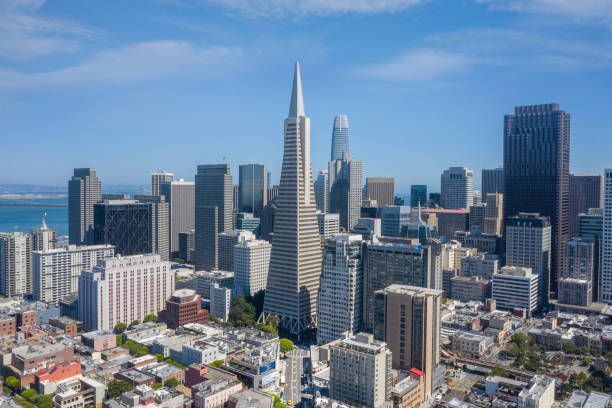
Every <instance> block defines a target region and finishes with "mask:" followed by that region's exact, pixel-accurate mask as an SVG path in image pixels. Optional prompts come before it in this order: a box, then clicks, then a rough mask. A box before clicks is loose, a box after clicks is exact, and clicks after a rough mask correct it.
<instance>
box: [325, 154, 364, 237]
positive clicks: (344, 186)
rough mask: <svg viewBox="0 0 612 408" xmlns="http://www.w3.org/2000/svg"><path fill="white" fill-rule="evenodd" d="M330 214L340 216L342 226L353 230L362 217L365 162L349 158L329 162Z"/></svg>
mask: <svg viewBox="0 0 612 408" xmlns="http://www.w3.org/2000/svg"><path fill="white" fill-rule="evenodd" d="M328 175H329V212H330V213H335V214H340V226H341V227H344V228H345V229H346V230H350V229H351V228H353V226H354V225H355V224H357V220H358V219H359V217H360V215H361V204H362V201H363V198H362V196H363V194H362V180H363V162H361V161H360V160H356V159H350V158H347V159H345V160H334V161H331V162H329V169H328Z"/></svg>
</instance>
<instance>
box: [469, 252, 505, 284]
mask: <svg viewBox="0 0 612 408" xmlns="http://www.w3.org/2000/svg"><path fill="white" fill-rule="evenodd" d="M499 267H500V260H499V256H498V255H472V254H469V255H468V256H465V257H463V258H461V268H460V271H461V275H462V276H467V277H471V276H478V277H481V278H483V279H489V280H490V279H492V278H493V274H494V273H495V272H497V270H498V269H499Z"/></svg>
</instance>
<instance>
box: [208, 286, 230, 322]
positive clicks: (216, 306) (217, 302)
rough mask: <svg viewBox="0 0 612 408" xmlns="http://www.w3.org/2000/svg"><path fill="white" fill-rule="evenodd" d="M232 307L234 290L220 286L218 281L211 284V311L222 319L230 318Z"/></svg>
mask: <svg viewBox="0 0 612 408" xmlns="http://www.w3.org/2000/svg"><path fill="white" fill-rule="evenodd" d="M231 308H232V290H231V289H230V288H224V287H221V286H219V284H218V283H211V284H210V313H211V314H212V315H214V316H215V317H217V318H219V319H220V320H221V321H224V322H225V321H227V319H229V313H230V309H231Z"/></svg>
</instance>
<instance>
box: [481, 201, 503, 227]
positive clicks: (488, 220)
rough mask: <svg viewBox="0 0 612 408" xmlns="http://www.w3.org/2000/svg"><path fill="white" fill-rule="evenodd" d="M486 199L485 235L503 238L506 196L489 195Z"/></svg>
mask: <svg viewBox="0 0 612 408" xmlns="http://www.w3.org/2000/svg"><path fill="white" fill-rule="evenodd" d="M484 197H485V200H486V208H485V219H484V229H483V232H484V233H485V234H495V235H498V236H500V237H501V235H502V232H503V230H504V196H503V194H487V195H486V196H484Z"/></svg>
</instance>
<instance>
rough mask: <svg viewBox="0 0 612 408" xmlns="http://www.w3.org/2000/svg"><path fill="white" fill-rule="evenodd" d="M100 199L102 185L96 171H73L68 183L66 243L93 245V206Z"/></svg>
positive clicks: (89, 169)
mask: <svg viewBox="0 0 612 408" xmlns="http://www.w3.org/2000/svg"><path fill="white" fill-rule="evenodd" d="M101 199H102V183H101V182H100V179H98V177H97V176H96V169H92V168H79V169H74V175H73V176H72V178H71V179H70V180H69V181H68V241H69V242H70V244H74V245H88V244H92V243H93V239H94V236H93V228H94V208H93V207H94V204H95V203H97V202H98V201H100V200H101Z"/></svg>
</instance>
